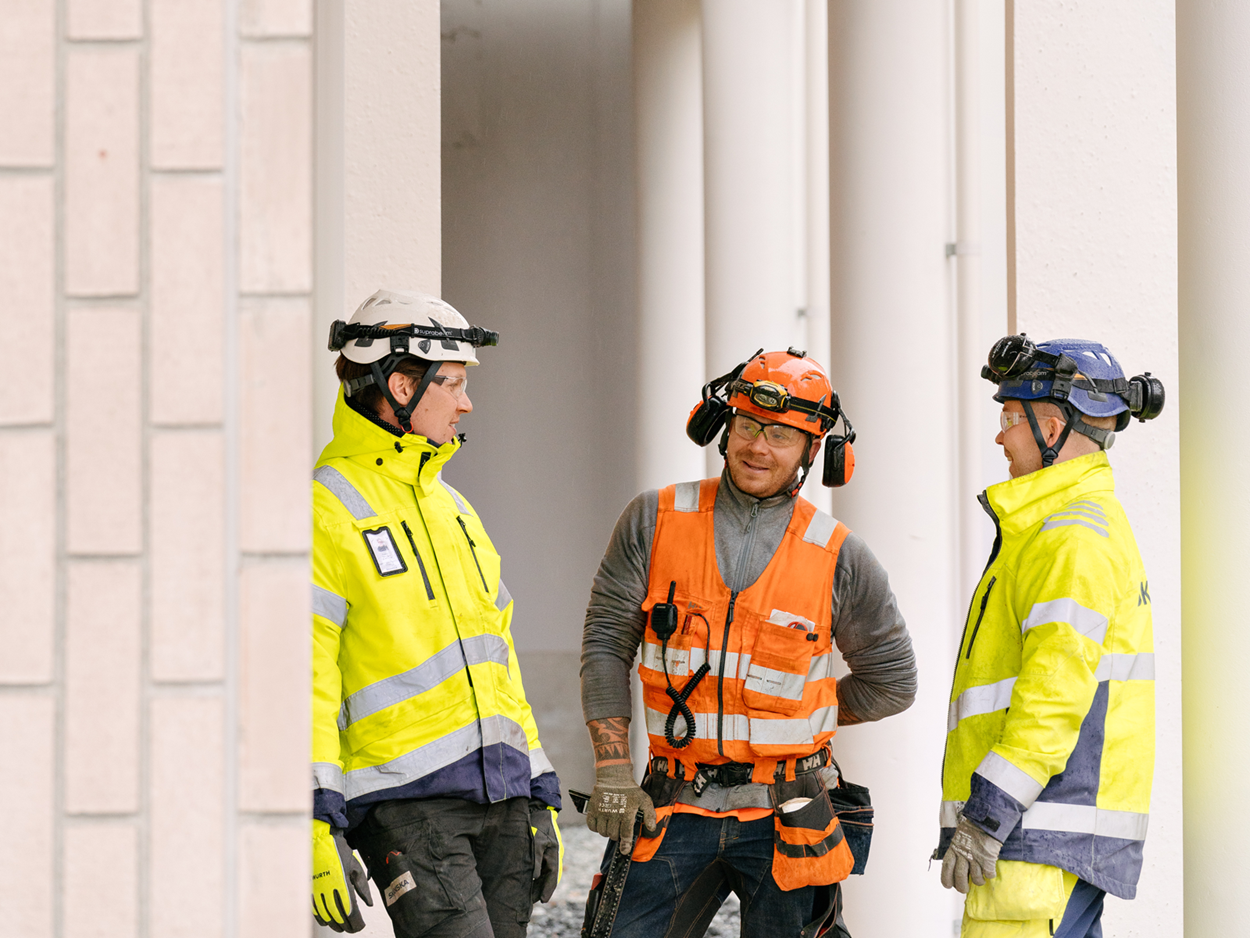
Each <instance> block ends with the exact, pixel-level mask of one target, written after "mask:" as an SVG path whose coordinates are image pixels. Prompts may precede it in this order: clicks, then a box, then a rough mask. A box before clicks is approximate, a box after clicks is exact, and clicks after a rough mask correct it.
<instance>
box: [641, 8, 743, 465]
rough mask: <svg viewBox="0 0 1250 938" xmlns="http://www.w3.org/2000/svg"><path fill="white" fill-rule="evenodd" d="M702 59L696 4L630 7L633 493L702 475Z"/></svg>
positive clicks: (703, 376) (699, 22) (699, 21)
mask: <svg viewBox="0 0 1250 938" xmlns="http://www.w3.org/2000/svg"><path fill="white" fill-rule="evenodd" d="M702 60H703V55H702V36H701V16H700V3H699V0H634V6H633V70H634V72H633V73H634V114H635V124H634V128H635V131H634V132H635V138H634V152H635V160H636V163H635V165H636V167H637V173H638V176H637V207H638V209H637V210H638V331H639V336H638V339H639V349H638V487H639V488H640V489H649V488H659V487H660V486H664V485H668V484H670V483H672V482H676V481H680V480H686V479H698V478H700V477H701V476H702V475H703V471H704V457H703V452H702V451H701V450H700V449H699V448H698V447H696V446H695V445H694V444H693V443H691V442H690V440H689V439H688V438H687V437H686V432H685V428H686V417H687V416H688V415H689V413H690V408H691V407H693V406H694V404H695V402H696V401H697V400H698V399H699V392H700V389H701V388H702V386H703V382H704V381H705V380H706V376H705V372H706V369H705V367H704V323H703V315H704V313H703V305H704V304H703V75H702ZM750 351H751V350H750V349H748V350H747V352H744V353H742V354H747V353H749V352H750Z"/></svg>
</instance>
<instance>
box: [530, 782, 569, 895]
mask: <svg viewBox="0 0 1250 938" xmlns="http://www.w3.org/2000/svg"><path fill="white" fill-rule="evenodd" d="M530 834H531V835H533V838H534V885H533V886H532V887H531V889H530V902H546V901H547V900H548V899H550V898H551V894H552V893H553V892H555V891H556V886H558V885H560V876H561V875H562V874H563V873H564V838H563V837H561V836H560V827H559V825H558V824H556V809H555V808H553V807H551V806H550V805H547V804H544V803H543V802H541V801H539V800H538V799H537V798H531V799H530Z"/></svg>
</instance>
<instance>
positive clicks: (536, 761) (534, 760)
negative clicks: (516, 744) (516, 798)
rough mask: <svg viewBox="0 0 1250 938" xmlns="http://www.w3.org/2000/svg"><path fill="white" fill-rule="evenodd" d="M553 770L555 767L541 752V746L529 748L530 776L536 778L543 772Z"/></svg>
mask: <svg viewBox="0 0 1250 938" xmlns="http://www.w3.org/2000/svg"><path fill="white" fill-rule="evenodd" d="M555 770H556V767H555V766H554V765H552V764H551V760H550V759H548V758H547V754H546V753H545V752H543V747H542V746H539V747H538V748H536V749H531V750H530V778H538V776H540V775H542V774H543V773H545V772H554V771H555Z"/></svg>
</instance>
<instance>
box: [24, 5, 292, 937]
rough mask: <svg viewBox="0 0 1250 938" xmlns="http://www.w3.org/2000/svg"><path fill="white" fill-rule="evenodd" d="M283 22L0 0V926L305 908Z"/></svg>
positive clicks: (288, 40) (283, 15)
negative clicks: (3, 826)
mask: <svg viewBox="0 0 1250 938" xmlns="http://www.w3.org/2000/svg"><path fill="white" fill-rule="evenodd" d="M312 21H313V16H312V4H311V2H309V0H62V2H59V3H56V2H53V0H12V2H10V3H7V4H6V5H5V10H4V16H3V18H2V20H0V334H2V335H4V336H5V337H6V342H5V351H6V352H7V356H8V361H9V367H8V368H7V369H6V374H5V376H4V379H3V380H2V381H0V595H3V596H4V597H5V602H6V607H7V608H6V614H5V615H4V616H0V649H3V650H2V651H0V751H3V753H4V767H5V771H3V772H0V804H3V805H4V806H5V810H6V817H7V820H8V831H7V833H6V836H5V837H4V838H3V841H2V842H0V882H3V883H4V884H5V887H4V894H5V905H6V913H5V920H6V925H5V926H4V927H3V929H0V930H3V931H4V932H5V933H6V934H8V933H12V934H14V935H21V936H23V938H44V936H48V938H51V936H62V935H64V936H72V935H85V934H90V935H94V936H112V935H118V936H121V935H127V936H129V935H139V936H149V935H150V936H158V935H159V936H161V938H180V936H188V938H189V936H196V938H211V936H252V935H256V936H261V935H266V936H270V935H278V934H298V933H300V932H301V931H302V930H303V929H304V928H305V927H306V926H305V924H304V923H305V922H306V921H307V892H306V890H307V869H306V862H307V860H306V854H307V821H306V816H307V809H308V786H307V734H308V730H307V724H308V720H307V700H308V690H307V685H308V672H309V668H308V647H307V645H308V643H307V624H306V623H307V612H306V609H307V588H308V587H307V583H308V575H307V565H308V556H307V551H308V512H307V497H308V496H307V492H308V481H307V480H308V469H309V465H310V463H311V459H312V439H311V393H312V392H311V383H310V380H311V379H310V373H309V364H308V363H309V361H310V357H311V346H310V331H311V299H310V297H311V291H312V260H311V259H312V169H313V166H312V163H313V161H312V120H313V109H312V87H313V83H312V77H313V76H312Z"/></svg>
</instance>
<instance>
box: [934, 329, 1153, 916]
mask: <svg viewBox="0 0 1250 938" xmlns="http://www.w3.org/2000/svg"><path fill="white" fill-rule="evenodd" d="M981 373H982V376H983V377H985V378H986V379H988V380H989V381H991V382H993V383H994V384H995V385H996V388H997V390H996V392H995V394H994V400H996V401H998V402H999V403H1001V404H1002V405H1003V409H1002V414H1001V416H1000V431H999V433H998V436H997V437H996V438H995V442H996V443H998V444H999V445H1000V446H1002V448H1003V453H1004V455H1005V456H1006V457H1007V462H1008V471H1009V473H1010V475H1011V478H1010V479H1009V480H1008V481H1006V482H1002V483H999V484H998V485H993V486H990V487H989V488H988V489H986V491H985V492H984V493H982V495H981V496H980V501H981V504H982V505H983V506H984V507H985V510H986V511H987V512H988V513H989V515H990V517H991V518H992V519H993V521H994V524H995V526H996V528H997V537H996V538H995V540H994V547H993V549H992V551H991V554H990V558H989V562H988V564H987V565H986V568H985V572H984V574H983V575H982V577H981V582H980V583H979V584H978V586H977V589H976V592H975V593H974V594H973V597H972V602H971V604H970V606H969V610H968V618H967V621H966V623H965V626H964V631H963V637H962V639H961V641H960V645H959V649H958V657H957V659H956V665H955V678H954V686H953V687H952V689H951V695H950V703H949V710H948V713H947V725H946V729H947V735H946V755H945V758H944V761H943V767H942V806H941V838H940V842H939V846H938V848H937V850H936V851H935V852H934V859H941V860H942V872H941V877H942V885H943V886H945V887H947V888H951V887H954V888H955V889H957V890H959V892H961V893H964V894H965V895H966V897H967V898H966V900H965V903H964V915H963V923H962V930H961V935H963V936H964V938H1005V936H1008V935H1011V936H1013V938H1034V936H1036V938H1050V936H1059V938H1085V936H1091V938H1100V936H1101V935H1102V925H1101V917H1102V909H1103V898H1104V896H1105V895H1106V894H1107V893H1111V894H1112V895H1113V896H1118V897H1120V898H1122V899H1132V898H1133V897H1134V895H1135V894H1136V891H1137V881H1138V877H1139V876H1140V874H1141V865H1142V848H1143V844H1144V842H1145V839H1146V827H1147V822H1148V820H1149V811H1150V787H1151V781H1152V776H1153V771H1154V644H1153V640H1152V635H1151V601H1150V584H1149V582H1148V580H1147V578H1146V572H1145V569H1144V568H1143V565H1142V559H1141V555H1140V553H1139V552H1138V549H1137V543H1136V541H1135V540H1134V538H1133V532H1132V529H1131V528H1130V527H1129V523H1128V519H1127V518H1126V517H1125V514H1124V509H1123V507H1122V506H1121V504H1120V502H1119V500H1118V499H1117V498H1116V496H1115V485H1114V481H1113V478H1112V472H1111V464H1110V462H1109V461H1108V459H1107V453H1106V450H1108V449H1109V448H1110V447H1111V445H1112V444H1113V443H1114V441H1115V435H1116V433H1118V432H1121V431H1123V430H1124V429H1125V428H1126V427H1127V426H1128V424H1129V421H1130V419H1131V418H1132V417H1137V418H1138V419H1139V420H1142V421H1145V420H1150V419H1152V418H1154V417H1157V416H1158V415H1159V413H1160V412H1161V411H1162V409H1163V402H1164V391H1163V385H1162V383H1161V382H1160V381H1159V380H1158V379H1157V378H1154V377H1152V376H1151V375H1150V373H1149V372H1146V373H1145V374H1144V375H1138V376H1136V377H1133V378H1126V377H1125V375H1124V371H1123V370H1122V369H1121V368H1120V364H1119V362H1118V361H1116V358H1115V356H1114V355H1112V354H1111V352H1110V351H1109V350H1108V349H1107V348H1106V347H1105V346H1103V345H1101V344H1100V343H1098V342H1091V341H1086V340H1081V339H1055V340H1052V341H1049V342H1041V343H1038V344H1034V343H1033V342H1032V340H1030V339H1029V337H1028V336H1026V335H1023V334H1021V335H1012V336H1006V337H1005V338H1002V339H1000V340H999V341H998V342H997V343H995V345H994V347H993V349H992V350H991V351H990V356H989V362H988V364H987V365H986V366H985V367H984V368H983V369H982V372H981Z"/></svg>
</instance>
